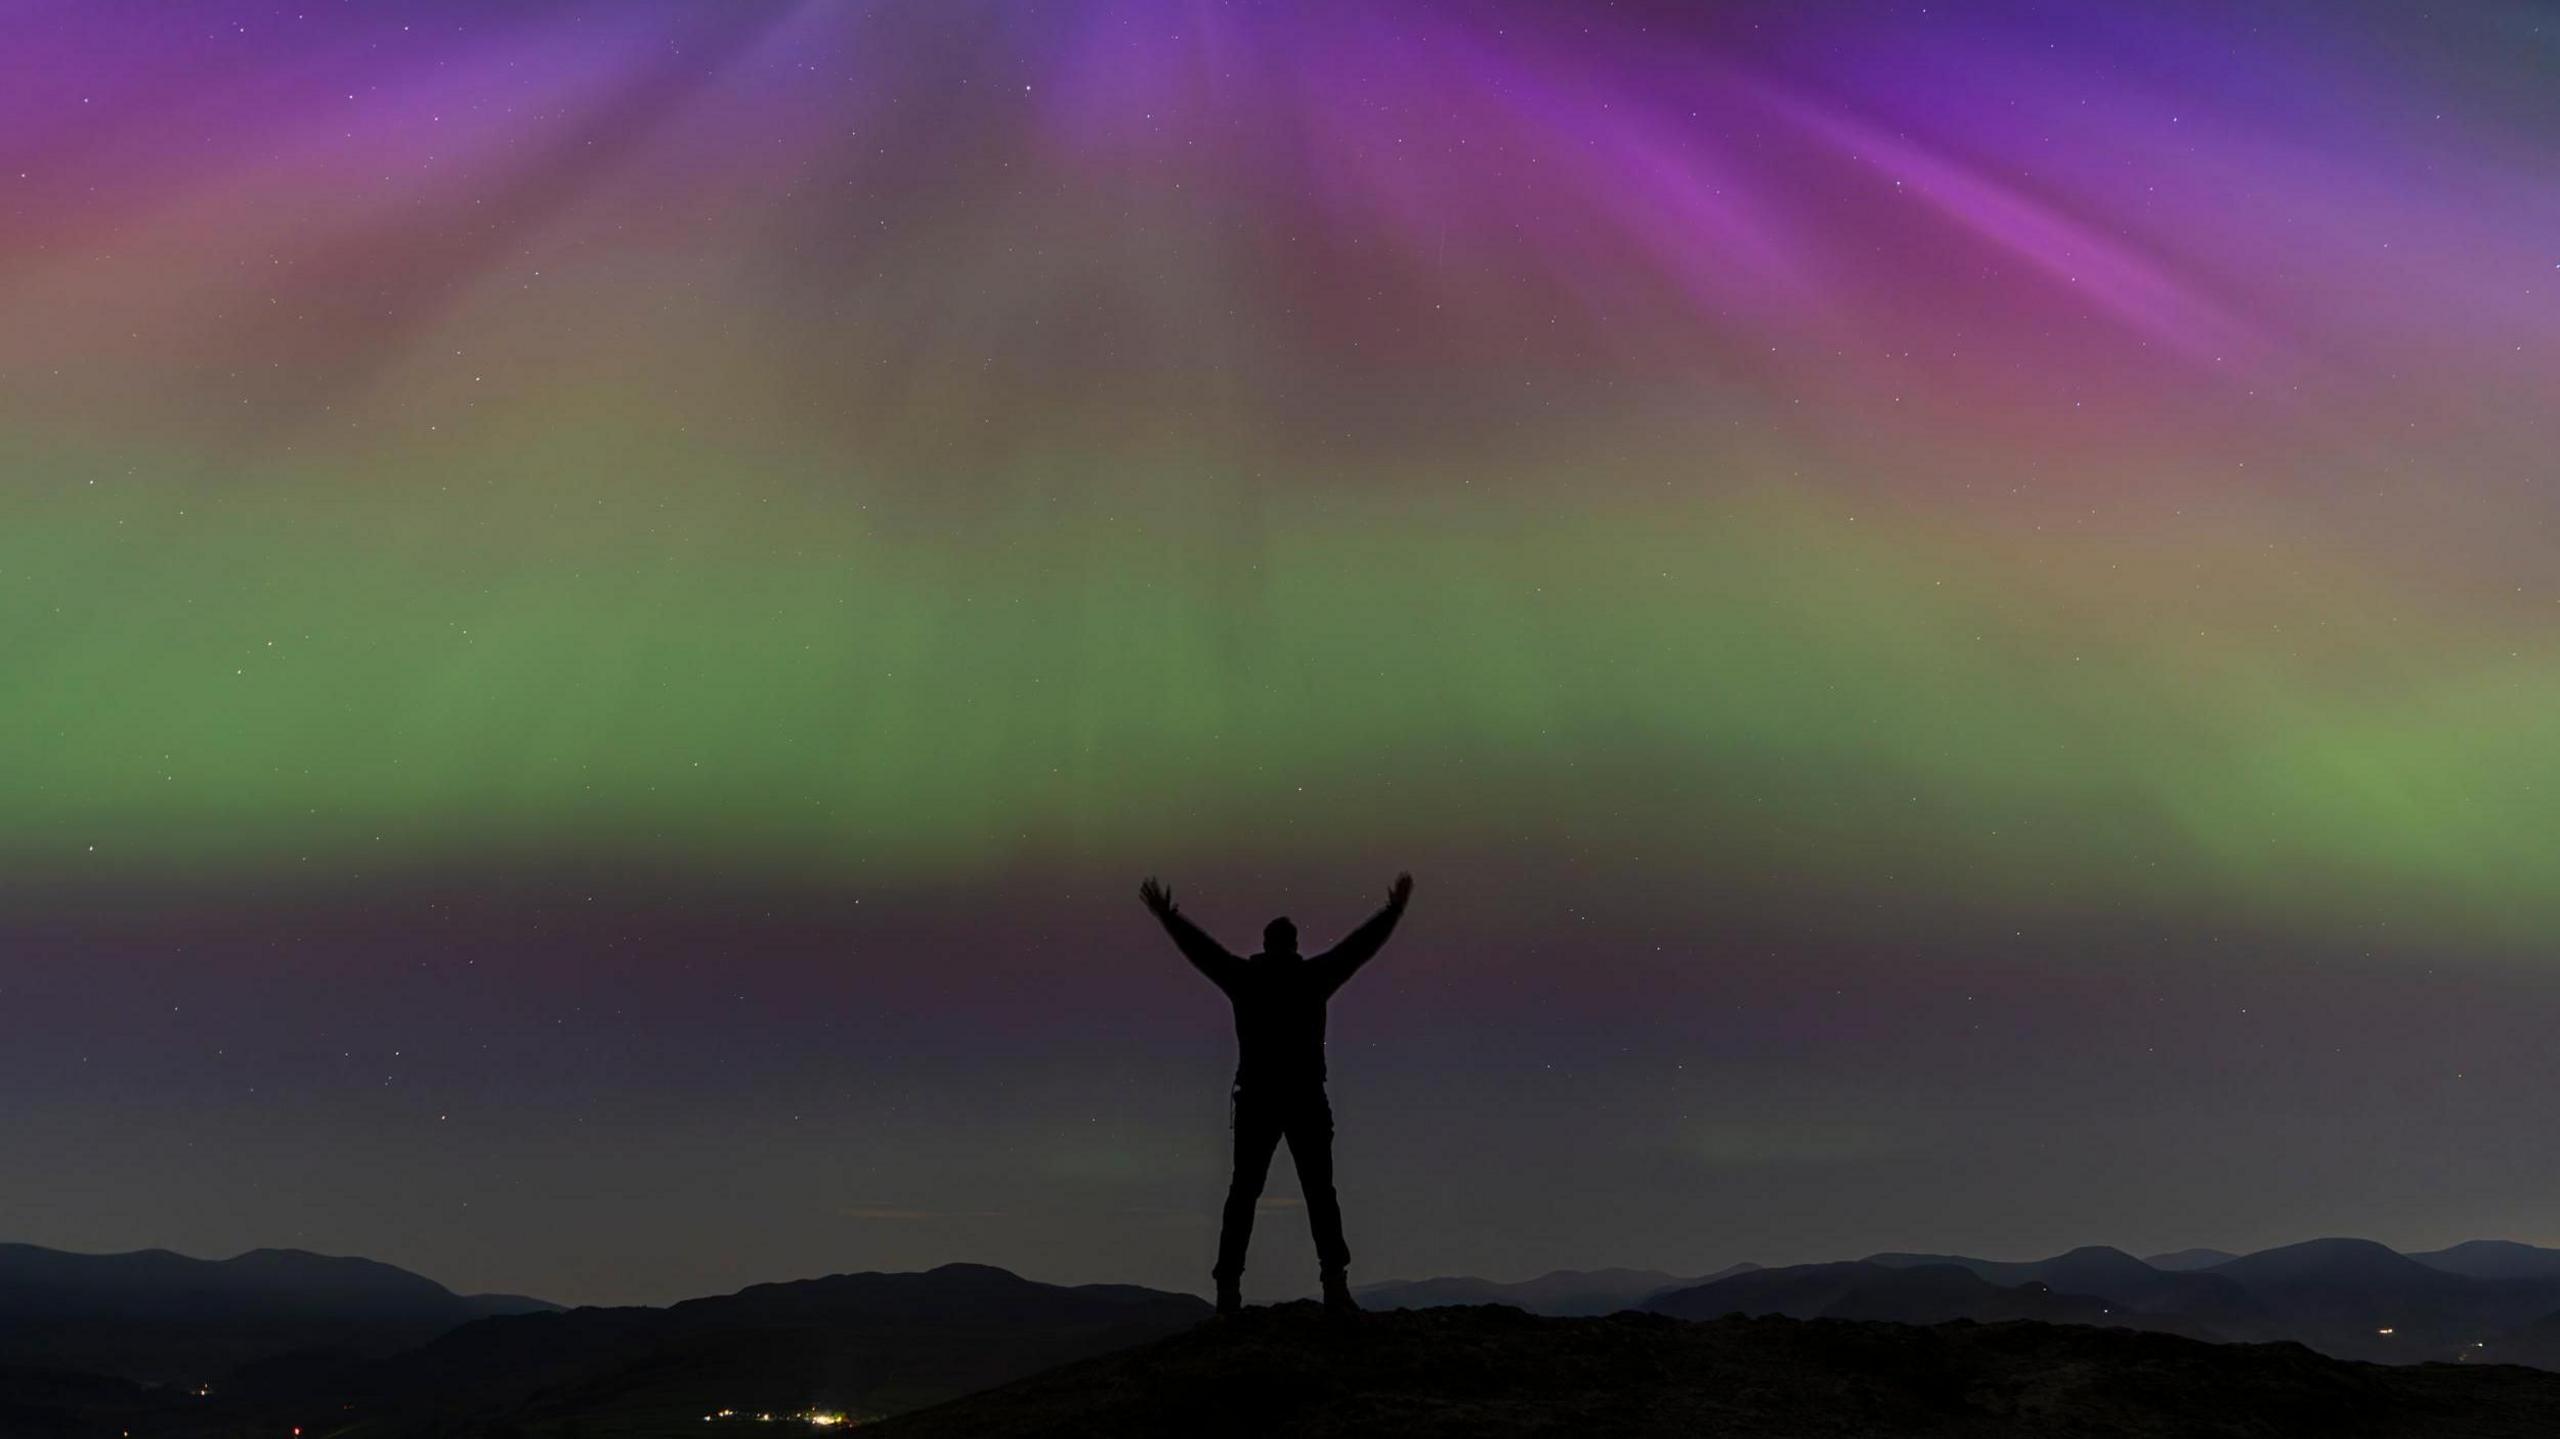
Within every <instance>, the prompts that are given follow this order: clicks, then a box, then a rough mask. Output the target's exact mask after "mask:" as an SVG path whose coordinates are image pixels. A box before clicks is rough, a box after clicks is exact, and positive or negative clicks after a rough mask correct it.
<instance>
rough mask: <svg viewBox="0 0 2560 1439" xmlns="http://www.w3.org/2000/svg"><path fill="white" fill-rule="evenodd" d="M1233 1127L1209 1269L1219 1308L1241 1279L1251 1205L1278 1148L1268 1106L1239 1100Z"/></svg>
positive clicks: (1275, 1126) (1274, 1121)
mask: <svg viewBox="0 0 2560 1439" xmlns="http://www.w3.org/2000/svg"><path fill="white" fill-rule="evenodd" d="M1235 1127H1236V1168H1235V1174H1234V1177H1232V1178H1231V1179H1229V1180H1228V1181H1227V1205H1226V1210H1225V1212H1224V1213H1223V1214H1221V1215H1220V1216H1219V1221H1218V1266H1217V1268H1215V1269H1213V1270H1211V1271H1210V1274H1211V1275H1212V1276H1213V1277H1214V1278H1216V1280H1217V1281H1218V1293H1219V1299H1220V1307H1221V1308H1225V1307H1228V1306H1227V1302H1226V1301H1227V1300H1228V1298H1229V1296H1230V1294H1231V1292H1232V1291H1233V1290H1234V1289H1235V1287H1236V1285H1237V1283H1238V1282H1239V1281H1241V1280H1242V1279H1243V1278H1244V1251H1245V1246H1246V1245H1247V1244H1249V1243H1251V1242H1252V1240H1253V1206H1254V1203H1255V1202H1256V1201H1257V1200H1259V1199H1261V1198H1262V1181H1263V1180H1264V1179H1265V1178H1267V1177H1268V1176H1269V1175H1270V1173H1271V1151H1273V1150H1274V1149H1277V1148H1279V1147H1280V1132H1281V1126H1280V1124H1279V1122H1278V1116H1275V1115H1273V1114H1272V1113H1271V1112H1270V1108H1269V1106H1267V1105H1257V1104H1254V1103H1251V1102H1247V1101H1239V1102H1238V1103H1237V1105H1236V1121H1235Z"/></svg>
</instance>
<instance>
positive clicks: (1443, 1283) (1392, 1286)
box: [1353, 1264, 1760, 1316]
mask: <svg viewBox="0 0 2560 1439" xmlns="http://www.w3.org/2000/svg"><path fill="white" fill-rule="evenodd" d="M1759 1267H1760V1266H1759V1265H1757V1264H1736V1265H1734V1266H1732V1267H1730V1268H1727V1269H1720V1270H1717V1271H1716V1272H1715V1273H1713V1274H1705V1275H1700V1276H1699V1277H1697V1278H1695V1279H1682V1278H1680V1277H1678V1276H1676V1275H1672V1274H1667V1273H1665V1272H1663V1271H1662V1270H1659V1269H1558V1270H1554V1271H1552V1272H1550V1273H1546V1274H1541V1275H1539V1276H1538V1277H1537V1278H1535V1279H1524V1280H1522V1281H1520V1282H1519V1283H1517V1284H1503V1283H1498V1282H1496V1281H1494V1280H1491V1279H1474V1278H1465V1277H1449V1278H1441V1279H1391V1280H1387V1281H1385V1282H1384V1283H1379V1284H1369V1285H1363V1286H1361V1287H1359V1288H1358V1289H1356V1290H1355V1291H1353V1292H1354V1293H1356V1294H1357V1295H1358V1296H1359V1299H1360V1302H1361V1304H1363V1305H1364V1306H1366V1307H1368V1308H1371V1309H1440V1308H1446V1307H1449V1306H1451V1305H1458V1304H1508V1305H1511V1306H1513V1307H1515V1308H1519V1309H1526V1310H1528V1311H1529V1312H1530V1313H1532V1314H1552V1315H1563V1316H1572V1315H1583V1314H1615V1313H1617V1312H1618V1311H1619V1310H1621V1309H1636V1308H1640V1307H1642V1306H1643V1304H1644V1302H1645V1301H1646V1300H1648V1299H1651V1298H1652V1297H1653V1296H1655V1295H1657V1294H1666V1293H1669V1292H1670V1291H1672V1290H1675V1289H1686V1288H1690V1287H1692V1286H1695V1285H1700V1284H1711V1283H1714V1282H1715V1281H1716V1280H1719V1279H1727V1278H1731V1277H1732V1276H1734V1275H1736V1274H1747V1273H1749V1272H1750V1271H1752V1270H1754V1269H1757V1268H1759Z"/></svg>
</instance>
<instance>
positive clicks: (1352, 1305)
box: [1324, 1269, 1360, 1314]
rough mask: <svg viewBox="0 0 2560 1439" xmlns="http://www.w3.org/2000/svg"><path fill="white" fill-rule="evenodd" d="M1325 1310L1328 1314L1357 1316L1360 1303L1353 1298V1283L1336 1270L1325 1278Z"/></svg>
mask: <svg viewBox="0 0 2560 1439" xmlns="http://www.w3.org/2000/svg"><path fill="white" fill-rule="evenodd" d="M1324 1309H1325V1312H1326V1313H1327V1314H1357V1313H1359V1312H1360V1305H1359V1302H1358V1301H1356V1300H1354V1299H1353V1298H1352V1297H1351V1281H1350V1280H1349V1279H1347V1278H1345V1277H1344V1275H1343V1273H1342V1271H1341V1270H1339V1269H1336V1270H1332V1271H1330V1272H1328V1273H1327V1274H1326V1275H1325V1276H1324Z"/></svg>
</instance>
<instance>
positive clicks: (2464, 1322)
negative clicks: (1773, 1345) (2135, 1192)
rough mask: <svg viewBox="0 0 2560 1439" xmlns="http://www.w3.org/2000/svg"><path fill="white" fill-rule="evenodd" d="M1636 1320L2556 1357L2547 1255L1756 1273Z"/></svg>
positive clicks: (2366, 1251)
mask: <svg viewBox="0 0 2560 1439" xmlns="http://www.w3.org/2000/svg"><path fill="white" fill-rule="evenodd" d="M2170 1257H2172V1258H2176V1259H2186V1258H2189V1257H2191V1256H2189V1255H2179V1256H2170ZM1643 1307H1644V1308H1647V1309H1650V1310H1652V1311H1654V1312H1656V1313H1662V1314H1670V1315H1674V1316H1677V1317H1680V1318H1688V1319H1703V1318H1712V1317H1715V1316H1718V1315H1723V1314H1784V1315H1788V1316H1790V1317H1793V1318H1798V1319H1817V1318H1831V1319H1894V1320H1900V1321H1902V1322H1905V1323H1914V1324H1932V1323H1940V1322H1944V1321H1946V1320H1951V1319H1974V1320H1984V1321H1989V1320H2000V1319H2043V1320H2051V1321H2055V1322H2068V1323H2083V1324H2106V1325H2121V1326H2124V1327H2127V1328H2136V1329H2156V1330H2161V1331H2165V1332H2168V1333H2174V1334H2183V1335H2187V1336H2190V1337H2193V1338H2198V1339H2212V1340H2221V1341H2226V1342H2249V1341H2267V1340H2277V1339H2291V1340H2295V1341H2297V1342H2300V1343H2303V1344H2306V1345H2309V1346H2310V1347H2312V1348H2314V1349H2317V1350H2319V1351H2320V1352H2321V1353H2323V1354H2328V1355H2332V1356H2334V1357H2337V1358H2341V1359H2366V1360H2374V1361H2378V1362H2383V1363H2415V1362H2418V1361H2422V1360H2450V1361H2458V1362H2479V1361H2497V1360H2514V1361H2516V1362H2524V1363H2541V1362H2545V1356H2547V1355H2553V1354H2560V1250H2550V1249H2537V1248H2534V1247H2533V1246H2530V1245H2523V1244H2513V1243H2508V1242H2505V1241H2476V1242H2474V1243H2470V1244H2461V1245H2456V1246H2454V1247H2453V1248H2451V1249H2445V1250H2437V1251H2433V1252H2431V1253H2428V1254H2425V1255H2407V1254H2400V1253H2398V1252H2395V1251H2393V1250H2391V1249H2388V1248H2385V1247H2384V1246H2382V1245H2379V1244H2376V1243H2373V1242H2372V1241H2371V1240H2364V1239H2315V1240H2311V1241H2309V1242H2307V1243H2302V1244H2290V1245H2286V1246H2284V1247H2282V1248H2278V1249H2269V1250H2263V1251H2260V1252H2259V1253H2256V1254H2247V1255H2241V1256H2237V1257H2234V1258H2227V1259H2223V1260H2220V1261H2219V1262H2215V1263H2210V1264H2200V1265H2194V1266H2191V1267H2183V1268H2163V1267H2161V1266H2160V1265H2158V1264H2155V1263H2151V1262H2148V1261H2145V1260H2141V1259H2136V1258H2134V1257H2133V1256H2132V1255H2130V1254H2127V1253H2125V1252H2124V1251H2122V1250H2119V1249H2109V1248H2105V1247H2103V1246H2092V1247H2089V1248H2083V1249H2074V1250H2072V1251H2070V1252H2069V1253H2066V1254H2059V1255H2055V1256H2053V1257H2052V1258H2049V1259H2037V1260H2028V1261H2017V1262H2004V1261H1997V1260H1988V1259H1976V1258H1972V1257H1970V1256H1966V1255H1957V1254H1897V1253H1887V1254H1874V1255H1869V1256H1868V1257H1866V1258H1865V1259H1861V1260H1852V1261H1848V1262H1844V1263H1835V1264H1802V1265H1790V1266H1787V1267H1784V1268H1778V1269H1762V1270H1756V1271H1754V1272H1752V1273H1749V1274H1744V1275H1738V1276H1735V1277H1733V1278H1729V1279H1722V1280H1717V1281H1714V1282H1712V1283H1707V1284H1701V1285H1697V1286H1694V1287H1691V1288H1687V1289H1678V1290H1672V1291H1668V1292H1665V1293H1662V1294H1657V1295H1654V1296H1652V1297H1650V1298H1648V1299H1647V1300H1646V1301H1645V1303H1644V1305H1643Z"/></svg>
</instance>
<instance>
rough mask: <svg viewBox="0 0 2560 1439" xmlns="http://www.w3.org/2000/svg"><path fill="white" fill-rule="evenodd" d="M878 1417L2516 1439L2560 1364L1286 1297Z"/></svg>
mask: <svg viewBox="0 0 2560 1439" xmlns="http://www.w3.org/2000/svg"><path fill="white" fill-rule="evenodd" d="M1958 1272H1962V1271H1958ZM1967 1277H1969V1278H1976V1279H1978V1278H1979V1276H1971V1275H1968V1276H1967ZM876 1432H877V1433H878V1434H879V1435H880V1436H881V1439H1032V1436H1040V1439H1081V1436H1093V1439H1102V1436H1111V1439H1121V1436H1126V1435H1132V1434H1220V1435H1254V1436H1308V1439H1316V1436H1343V1435H1366V1434H1377V1435H1399V1436H1421V1439H1429V1436H1451V1439H1456V1436H1461V1435H1463V1436H1469V1439H1485V1436H1492V1439H1500V1436H1508V1435H1531V1434H1536V1435H1559V1434H1577V1435H1578V1434H1594V1435H1597V1434H1606V1435H1613V1436H1617V1435H1623V1436H1638V1439H1642V1436H1672V1435H1678V1436H1684V1439H1686V1436H1694V1435H1701V1434H1713V1435H1717V1436H1722V1439H1779V1436H1788V1439H1811V1436H1836V1439H1848V1436H1861V1439H1865V1436H1891V1435H1923V1434H1925V1435H1930V1436H1935V1439H1987V1436H2020V1439H2025V1436H2034V1439H2050V1436H2055V1435H2066V1434H2067V1435H2079V1436H2099V1435H2107V1436H2124V1439H2133V1436H2151V1435H2158V1436H2177V1439H2213V1436H2233V1439H2238V1436H2251V1439H2265V1436H2277V1435H2321V1436H2354V1439H2385V1437H2386V1436H2391V1439H2397V1436H2407V1439H2455V1436H2462V1439H2505V1436H2525V1435H2537V1436H2545V1435H2549V1434H2553V1433H2560V1375H2555V1374H2547V1373H2543V1372H2540V1371H2537V1370H2530V1369H2519V1368H2511V1367H2505V1366H2479V1367H2457V1366H2452V1365H2426V1366H2408V1367H2386V1366H2381V1365H2366V1364H2351V1363H2342V1362H2340V1361H2337V1360H2333V1359H2325V1358H2322V1357H2320V1356H2319V1355H2316V1354H2313V1353H2311V1352H2310V1351H2309V1350H2307V1349H2304V1348H2302V1347H2300V1346H2298V1345H2292V1344H2269V1345H2215V1344H2204V1343H2199V1342H2196V1341H2193V1340H2187V1339H2180V1338H2176V1337H2174V1336H2170V1335H2163V1334H2144V1333H2136V1332H2131V1331H2126V1330H2121V1329H2094V1328H2085V1327H2078V1326H2058V1325H2047V1324H1993V1325H1977V1324H1949V1325H1941V1326H1934V1327H1925V1328H1924V1327H1917V1326H1911V1325H1898V1324H1875V1323H1853V1322H1844V1321H1821V1322H1813V1323H1806V1322H1802V1321H1797V1320H1789V1319H1726V1320H1717V1321H1711V1322H1706V1323H1683V1322H1680V1321H1678V1320H1674V1319H1670V1318H1668V1317H1665V1316H1660V1315H1650V1314H1618V1315H1614V1316H1611V1317H1608V1318H1599V1319H1551V1318H1544V1317H1540V1316H1535V1315H1529V1314H1523V1313H1521V1312H1519V1311H1518V1310H1515V1309H1508V1308H1497V1307H1483V1308H1441V1309H1423V1310H1407V1311H1401V1312H1389V1313H1383V1314H1367V1315H1361V1316H1358V1317H1356V1318H1352V1319H1348V1320H1344V1319H1340V1318H1332V1317H1328V1316H1326V1315H1324V1314H1323V1313H1321V1312H1320V1311H1319V1310H1318V1309H1317V1307H1316V1306H1315V1305H1312V1304H1291V1305H1282V1306H1280V1307H1278V1308H1274V1309H1257V1310H1248V1311H1247V1312H1246V1313H1244V1314H1243V1315H1240V1316H1238V1317H1237V1318H1235V1319H1232V1320H1224V1321H1220V1322H1217V1323H1214V1324H1207V1325H1202V1326H1200V1327H1199V1328H1196V1329H1193V1330H1190V1331H1188V1332H1186V1333H1183V1334H1179V1335H1176V1336H1174V1337H1173V1338H1170V1339H1166V1340H1163V1341H1161V1342H1159V1343H1155V1344H1150V1345H1147V1346H1146V1347H1144V1348H1141V1349H1136V1350H1132V1351H1129V1352H1127V1353H1122V1354H1112V1355H1107V1356H1104V1357H1101V1358H1097V1359H1090V1360H1086V1361H1084V1362H1083V1363H1079V1364H1071V1365H1068V1366H1067V1367H1065V1368H1063V1369H1059V1370H1055V1371H1053V1372H1050V1373H1047V1374H1042V1375H1038V1376H1036V1377H1034V1378H1031V1379H1026V1380H1023V1381H1020V1382H1018V1383H1014V1384H1009V1385H1006V1386H1005V1387H1003V1388H1001V1389H997V1390H994V1391H992V1392H990V1393H986V1394H979V1395H974V1396H972V1397H970V1398H967V1399H962V1400H959V1401H957V1402H955V1403H951V1404H946V1405H942V1406H940V1407H937V1408H934V1409H929V1410H926V1411H924V1412H922V1413H918V1414H912V1415H909V1416H907V1417H905V1418H902V1419H895V1420H892V1421H890V1422H888V1423H886V1424H883V1425H881V1426H879V1428H878V1429H877V1431H876Z"/></svg>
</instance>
